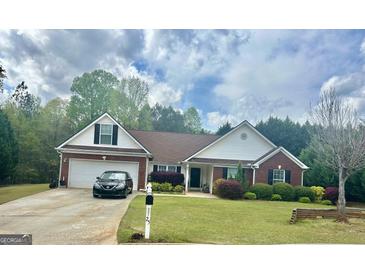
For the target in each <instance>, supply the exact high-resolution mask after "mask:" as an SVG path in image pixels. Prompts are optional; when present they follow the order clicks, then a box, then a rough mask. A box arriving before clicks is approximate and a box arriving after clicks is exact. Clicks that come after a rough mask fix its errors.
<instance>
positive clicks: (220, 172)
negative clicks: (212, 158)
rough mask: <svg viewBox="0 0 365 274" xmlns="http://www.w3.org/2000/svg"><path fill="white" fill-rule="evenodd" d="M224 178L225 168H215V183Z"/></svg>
mask: <svg viewBox="0 0 365 274" xmlns="http://www.w3.org/2000/svg"><path fill="white" fill-rule="evenodd" d="M220 178H223V167H214V169H213V182H214V181H215V180H217V179H220Z"/></svg>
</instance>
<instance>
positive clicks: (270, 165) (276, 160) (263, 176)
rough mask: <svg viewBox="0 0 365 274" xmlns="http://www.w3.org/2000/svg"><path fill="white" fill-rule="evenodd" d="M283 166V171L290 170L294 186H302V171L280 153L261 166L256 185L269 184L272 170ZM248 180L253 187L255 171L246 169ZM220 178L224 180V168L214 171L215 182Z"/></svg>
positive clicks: (257, 172) (258, 170)
mask: <svg viewBox="0 0 365 274" xmlns="http://www.w3.org/2000/svg"><path fill="white" fill-rule="evenodd" d="M279 165H281V168H282V169H286V170H290V172H291V176H290V177H291V178H290V183H291V184H292V185H294V186H297V185H301V183H302V169H301V168H300V167H299V166H298V165H297V164H296V163H295V162H293V161H292V160H291V159H290V158H288V157H287V156H286V155H285V154H284V153H282V152H279V153H277V154H275V155H274V156H273V157H271V158H270V159H268V160H266V161H265V162H263V163H262V164H260V168H257V169H256V171H255V173H256V175H255V176H256V178H255V183H266V184H267V183H268V172H269V170H270V169H277V168H278V166H279ZM245 175H246V179H247V180H248V182H249V185H252V181H253V170H252V169H251V168H246V169H245ZM219 178H223V167H214V170H213V182H214V181H215V180H217V179H219Z"/></svg>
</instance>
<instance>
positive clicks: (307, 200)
mask: <svg viewBox="0 0 365 274" xmlns="http://www.w3.org/2000/svg"><path fill="white" fill-rule="evenodd" d="M298 202H299V203H305V204H308V203H310V202H311V199H310V198H309V197H300V198H299V200H298Z"/></svg>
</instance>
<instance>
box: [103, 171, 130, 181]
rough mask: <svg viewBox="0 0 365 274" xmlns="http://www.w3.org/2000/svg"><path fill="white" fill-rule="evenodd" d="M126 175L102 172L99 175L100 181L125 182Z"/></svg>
mask: <svg viewBox="0 0 365 274" xmlns="http://www.w3.org/2000/svg"><path fill="white" fill-rule="evenodd" d="M126 177H127V176H126V174H125V173H122V172H104V173H103V174H102V175H101V177H100V178H101V179H102V180H125V179H126Z"/></svg>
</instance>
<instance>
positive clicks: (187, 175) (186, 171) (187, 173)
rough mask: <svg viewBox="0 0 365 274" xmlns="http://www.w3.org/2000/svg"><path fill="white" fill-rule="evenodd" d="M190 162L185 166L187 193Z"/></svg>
mask: <svg viewBox="0 0 365 274" xmlns="http://www.w3.org/2000/svg"><path fill="white" fill-rule="evenodd" d="M188 184H189V163H187V164H186V166H185V193H187V192H188V189H189V186H188Z"/></svg>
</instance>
